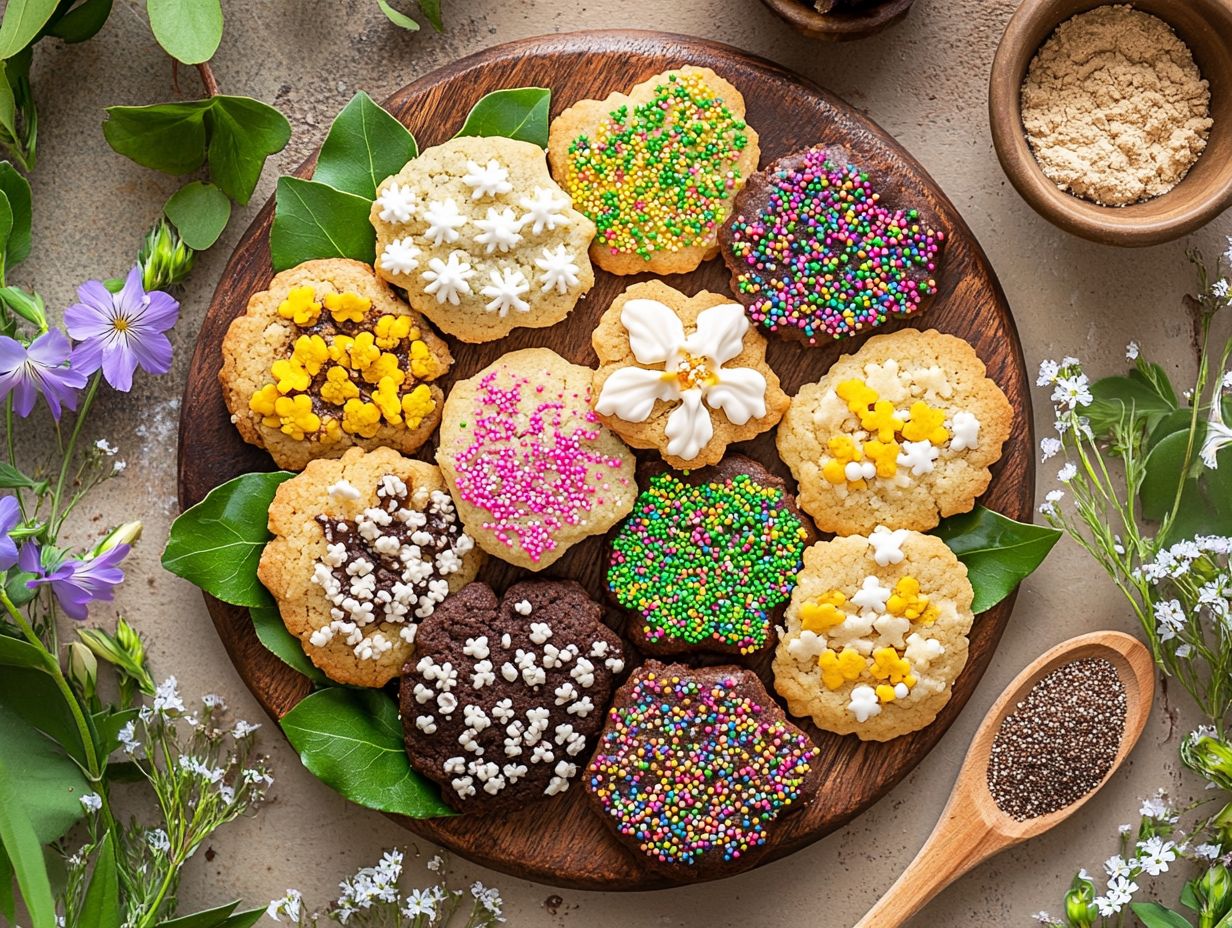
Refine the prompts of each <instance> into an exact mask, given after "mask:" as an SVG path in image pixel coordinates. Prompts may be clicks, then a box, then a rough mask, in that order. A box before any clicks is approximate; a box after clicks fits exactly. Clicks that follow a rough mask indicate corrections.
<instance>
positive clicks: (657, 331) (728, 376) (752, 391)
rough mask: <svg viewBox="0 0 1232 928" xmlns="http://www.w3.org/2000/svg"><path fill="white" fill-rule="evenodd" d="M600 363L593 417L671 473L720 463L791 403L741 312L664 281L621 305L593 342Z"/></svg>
mask: <svg viewBox="0 0 1232 928" xmlns="http://www.w3.org/2000/svg"><path fill="white" fill-rule="evenodd" d="M591 340H592V342H593V344H594V347H595V353H596V354H597V355H598V356H599V369H598V371H596V372H595V378H594V393H595V412H597V413H598V414H599V417H600V418H601V419H602V420H603V422H604V423H605V424H607V425H608V426H609V427H610V428H611V429H612V430H613V431H614V432H616V433H617V434H618V435H620V437H621V438H623V439H624V440H625V441H626V442H628V443H629V444H630V445H632V446H633V447H635V448H655V449H658V451H659V453H660V454H661V455H662V456H663V460H665V461H666V462H667V463H668V464H670V465H671V466H672V467H675V468H677V469H679V470H689V469H693V468H697V467H705V466H706V465H709V464H717V463H718V462H719V460H720V459H722V457H723V453H724V451H726V449H727V446H728V445H729V444H731V443H732V442H739V441H746V440H748V439H750V438H752V437H754V436H755V435H759V434H761V433H762V432H765V431H767V430H768V429H771V428H773V427H774V424H775V423H776V422H778V421H779V419H780V418H781V417H782V415H783V413H784V411H785V410H786V409H787V406H788V404H789V403H790V402H791V401H790V400H789V399H788V397H787V394H786V393H784V392H783V391H782V390H781V389H780V388H779V378H778V376H777V375H776V374H775V373H774V371H773V370H771V369H770V365H769V364H767V363H766V340H765V338H763V337H762V336H761V334H760V333H758V332H756V331H754V330H753V328H752V326H751V325H750V324H749V320H748V318H747V317H746V316H745V314H744V308H743V307H741V306H740V304H739V303H735V302H733V301H732V300H730V299H729V298H728V297H725V296H722V295H720V294H718V293H709V292H707V291H705V290H703V291H702V292H700V293H698V294H697V295H695V296H691V297H690V296H685V294H683V293H681V292H679V291H678V290H673V289H672V288H671V287H669V286H667V284H665V283H662V282H660V281H657V280H651V281H646V282H645V283H640V284H634V285H633V286H632V287H630V288H629V289H628V290H626V291H625V292H624V293H622V294H621V295H620V296H619V297H617V298H616V299H615V300H614V301H613V302H612V305H611V306H610V307H609V308H608V310H607V312H605V313H604V314H603V317H602V318H601V319H600V320H599V324H598V326H596V328H595V332H594V335H593V336H592V338H591Z"/></svg>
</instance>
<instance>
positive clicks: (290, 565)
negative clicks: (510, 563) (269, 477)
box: [258, 448, 484, 686]
mask: <svg viewBox="0 0 1232 928" xmlns="http://www.w3.org/2000/svg"><path fill="white" fill-rule="evenodd" d="M269 528H270V531H271V532H273V534H274V538H273V539H272V540H271V541H270V542H269V544H267V545H266V546H265V550H264V552H262V555H261V563H260V566H259V568H258V575H259V576H260V578H261V582H262V583H264V584H265V586H266V587H267V588H268V589H269V591H270V592H271V593H273V594H274V598H275V599H276V600H277V601H278V608H279V612H280V614H281V616H282V620H283V622H284V624H285V625H286V626H287V629H288V630H289V631H290V632H291V634H293V635H294V636H295V637H296V638H298V639H299V641H300V644H301V645H303V648H304V651H305V653H307V655H308V657H309V658H311V660H312V662H313V663H314V664H316V665H317V666H318V667H320V668H321V670H323V671H324V672H325V674H326V676H328V677H330V678H331V679H333V680H336V681H337V682H339V683H346V684H350V685H352V686H383V685H384V684H385V683H387V682H388V681H389V680H390V679H392V678H393V677H394V676H396V675H397V674H398V671H399V669H400V668H401V667H402V664H403V662H405V661H406V659H407V658H408V657H410V655H411V653H412V650H413V648H414V643H415V635H416V631H417V629H418V627H419V623H420V622H422V621H423V620H424V619H426V618H428V617H429V616H431V615H432V614H433V612H435V611H436V609H437V608H438V606H439V605H440V604H441V603H442V602H444V601H445V599H446V597H447V596H449V595H450V594H451V593H452V592H453V591H455V590H459V589H461V588H462V587H464V586H465V585H466V584H468V583H469V582H470V581H471V580H473V579H474V577H475V574H476V572H477V571H478V570H479V566H480V564H481V563H482V562H483V560H484V554H483V552H482V551H480V550H479V549H478V548H476V547H475V542H474V540H473V539H472V538H471V537H470V535H468V534H467V533H466V531H465V529H464V528H463V526H462V520H461V518H460V517H459V515H458V512H457V509H456V507H455V506H454V502H453V499H452V497H450V495H449V491H448V489H447V488H446V486H445V482H444V480H442V479H441V472H440V471H439V470H437V468H435V467H433V466H432V465H431V464H425V463H424V462H422V461H413V460H411V459H409V458H404V457H402V455H400V454H398V453H397V452H396V451H393V450H392V449H390V448H378V449H377V450H376V451H369V452H365V451H363V450H362V449H359V448H352V449H351V450H350V451H348V452H347V453H346V454H344V455H343V456H342V458H341V459H339V460H317V461H313V462H312V463H310V464H309V465H308V466H307V467H306V468H305V469H304V472H303V473H302V474H300V475H298V476H297V477H293V478H292V479H290V480H288V481H286V482H285V483H283V484H282V485H281V486H279V487H278V491H277V493H276V494H275V495H274V502H273V504H272V505H271V506H270V510H269Z"/></svg>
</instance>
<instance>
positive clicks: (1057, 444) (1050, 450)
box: [1040, 437, 1061, 461]
mask: <svg viewBox="0 0 1232 928" xmlns="http://www.w3.org/2000/svg"><path fill="white" fill-rule="evenodd" d="M1060 451H1061V439H1059V438H1051V437H1050V438H1045V439H1044V440H1043V441H1041V442H1040V453H1041V454H1042V455H1043V458H1044V460H1045V461H1047V460H1048V459H1049V458H1051V457H1054V456H1055V455H1057V454H1058V453H1060Z"/></svg>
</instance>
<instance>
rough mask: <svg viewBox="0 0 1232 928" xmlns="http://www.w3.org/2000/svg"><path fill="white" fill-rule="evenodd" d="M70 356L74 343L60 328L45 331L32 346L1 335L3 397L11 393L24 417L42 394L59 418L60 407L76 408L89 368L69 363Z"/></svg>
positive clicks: (18, 413)
mask: <svg viewBox="0 0 1232 928" xmlns="http://www.w3.org/2000/svg"><path fill="white" fill-rule="evenodd" d="M70 356H72V346H71V345H70V344H69V340H68V338H66V337H65V335H64V333H63V332H61V331H59V330H58V329H52V330H51V331H50V332H44V333H43V334H42V335H40V336H39V337H38V338H36V339H35V340H34V341H32V342H31V343H30V345H29V347H27V346H26V345H23V344H22V343H21V342H19V341H17V339H15V338H9V337H8V336H7V335H0V399H4V398H5V397H7V396H10V395H11V396H12V397H13V410H14V412H16V413H17V415H19V416H21V417H22V418H23V419H24V418H25V417H26V416H28V415H30V410H32V409H33V408H34V401H35V400H36V399H38V397H39V395H40V394H41V395H42V397H43V399H45V400H47V405H48V406H49V407H50V408H51V414H52V416H53V417H54V418H55V419H56V421H59V419H60V409H61V407H66V408H68V409H76V408H77V391H78V390H80V389H81V388H82V387H84V386H85V385H86V379H87V378H86V374H87V373H88V371H83V370H81V369H80V368H79V367H69V366H68V363H69V358H70ZM73 360H76V358H75V357H74V358H73Z"/></svg>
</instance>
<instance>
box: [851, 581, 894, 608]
mask: <svg viewBox="0 0 1232 928" xmlns="http://www.w3.org/2000/svg"><path fill="white" fill-rule="evenodd" d="M891 592H892V590H891V589H890V588H889V587H888V586H882V585H881V581H880V580H879V579H878V578H877V577H874V576H872V575H870V576H867V577H865V578H864V584H863V586H861V587H860V589H858V590H856V593H855V595H854V596H852V597H851V602H852V604H853V605H855V606H859V607H860V610H861V612H862V613H863V612H868V613H873V614H874V615H875V614H879V613H882V612H885V607H886V600H888V599H889V598H890V593H891Z"/></svg>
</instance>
